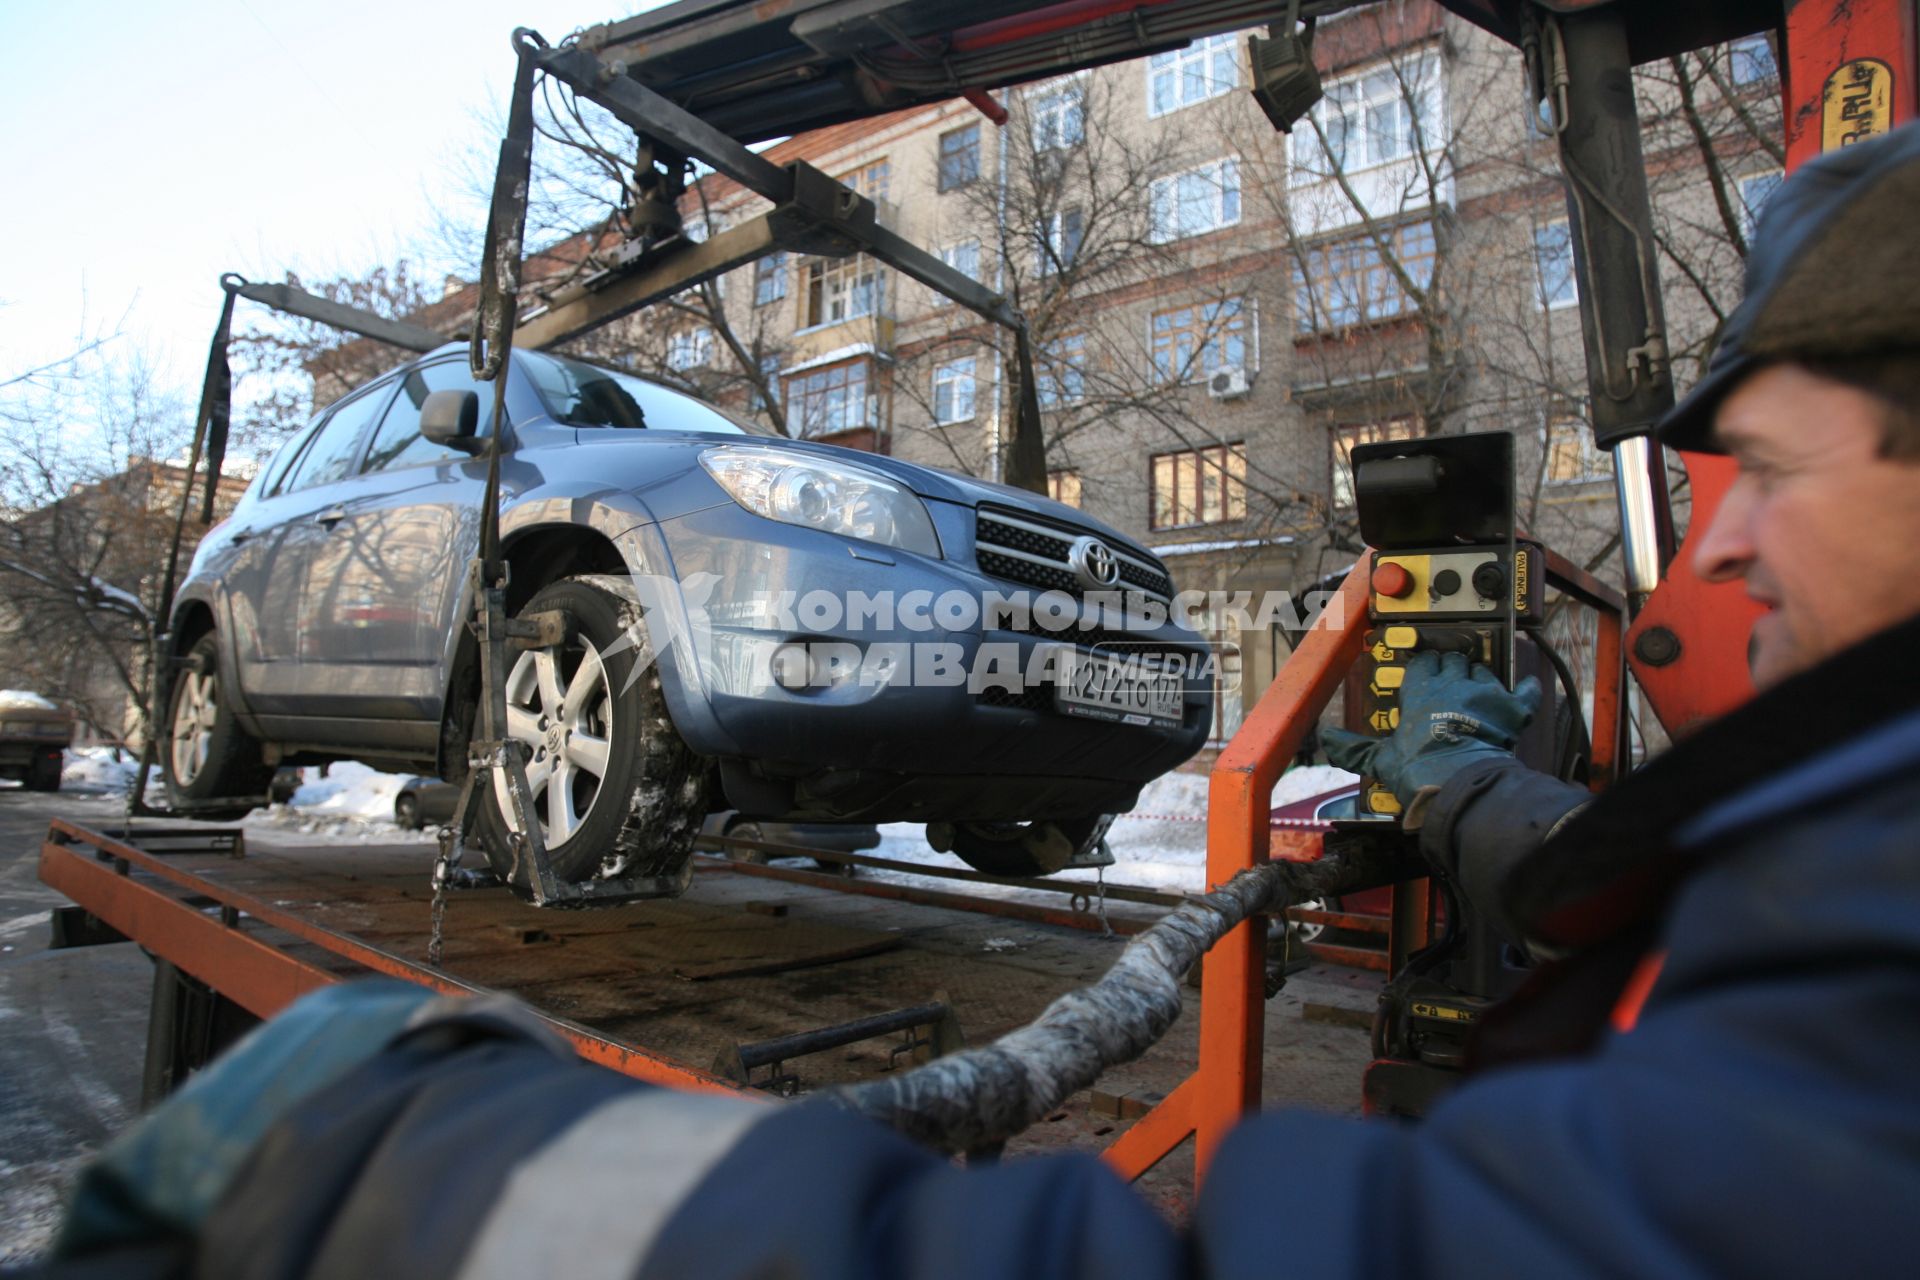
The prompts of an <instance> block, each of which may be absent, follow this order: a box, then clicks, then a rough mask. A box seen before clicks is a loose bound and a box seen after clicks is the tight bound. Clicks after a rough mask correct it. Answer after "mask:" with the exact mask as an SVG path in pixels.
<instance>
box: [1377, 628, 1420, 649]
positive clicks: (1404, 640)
mask: <svg viewBox="0 0 1920 1280" xmlns="http://www.w3.org/2000/svg"><path fill="white" fill-rule="evenodd" d="M1380 638H1381V640H1383V641H1385V642H1386V646H1387V647H1388V648H1389V649H1411V648H1413V647H1414V646H1415V645H1417V644H1419V643H1420V632H1419V631H1418V630H1416V629H1415V628H1413V627H1388V628H1387V631H1386V634H1385V635H1383V636H1381V637H1380Z"/></svg>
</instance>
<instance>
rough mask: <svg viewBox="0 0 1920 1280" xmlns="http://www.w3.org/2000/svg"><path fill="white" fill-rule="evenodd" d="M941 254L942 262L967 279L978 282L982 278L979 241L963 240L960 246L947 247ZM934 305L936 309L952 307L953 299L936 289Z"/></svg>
mask: <svg viewBox="0 0 1920 1280" xmlns="http://www.w3.org/2000/svg"><path fill="white" fill-rule="evenodd" d="M939 252H940V261H942V262H944V263H946V264H947V265H948V266H950V267H952V268H953V269H954V270H955V271H958V272H959V273H960V274H961V275H963V276H965V277H966V278H967V279H969V280H978V279H979V278H980V242H979V241H978V240H962V241H961V242H960V243H958V244H950V245H948V246H946V247H945V248H943V249H941V250H940V251H939ZM933 305H934V306H936V307H950V306H952V305H953V299H952V298H949V297H948V296H947V295H946V294H944V293H942V292H940V291H939V290H938V289H935V290H933Z"/></svg>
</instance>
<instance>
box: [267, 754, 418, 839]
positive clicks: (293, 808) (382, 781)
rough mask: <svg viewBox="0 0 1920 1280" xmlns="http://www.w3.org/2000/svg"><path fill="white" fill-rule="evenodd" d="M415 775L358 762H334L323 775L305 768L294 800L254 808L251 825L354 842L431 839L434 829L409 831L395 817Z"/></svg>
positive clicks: (301, 773)
mask: <svg viewBox="0 0 1920 1280" xmlns="http://www.w3.org/2000/svg"><path fill="white" fill-rule="evenodd" d="M410 776H412V775H409V774H404V773H382V772H380V771H379V770H378V769H371V768H368V767H367V766H366V765H364V764H356V763H353V762H344V763H341V764H336V765H333V766H331V767H329V768H328V770H327V776H326V777H324V778H323V777H321V776H320V771H319V770H318V769H302V770H301V771H300V779H301V781H300V789H299V790H298V791H295V792H294V793H293V799H292V800H290V801H288V802H287V803H286V804H276V805H274V806H273V807H272V808H270V809H263V810H255V811H254V812H253V813H252V814H250V815H249V816H248V817H247V819H246V825H247V826H248V827H252V828H256V829H258V828H275V829H278V830H281V831H289V832H297V833H298V834H300V835H301V836H317V837H320V838H321V839H323V840H327V841H343V842H346V843H350V844H396V843H415V842H420V841H426V840H431V839H433V838H434V837H433V833H431V832H421V831H405V830H402V829H401V828H400V827H399V826H397V825H395V823H394V821H393V802H394V799H395V798H396V797H397V796H399V794H400V789H401V788H402V787H403V786H405V785H406V782H407V779H408V778H409V777H410Z"/></svg>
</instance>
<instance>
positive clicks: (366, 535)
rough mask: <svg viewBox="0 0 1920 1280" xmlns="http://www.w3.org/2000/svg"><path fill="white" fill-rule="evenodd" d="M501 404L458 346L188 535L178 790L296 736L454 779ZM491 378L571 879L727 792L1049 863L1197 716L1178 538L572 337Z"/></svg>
mask: <svg viewBox="0 0 1920 1280" xmlns="http://www.w3.org/2000/svg"><path fill="white" fill-rule="evenodd" d="M491 404H492V386H491V384H488V383H476V382H474V381H473V379H472V377H471V375H470V373H469V371H468V368H467V365H466V361H465V355H464V348H458V349H456V348H446V349H443V350H441V351H437V352H434V353H432V354H431V355H428V356H425V357H422V358H421V359H419V360H416V361H413V362H411V363H409V364H407V365H404V366H402V367H401V368H399V369H397V370H395V371H393V372H392V373H389V374H388V375H386V376H384V377H382V378H379V379H377V380H375V381H374V382H372V383H370V384H369V385H367V386H366V387H364V388H362V389H360V390H358V391H356V392H355V393H354V394H352V395H350V396H348V397H346V398H344V399H342V400H340V401H339V402H337V403H335V404H334V405H332V406H330V407H329V408H328V409H327V410H326V411H324V412H323V413H321V414H320V415H318V417H317V419H316V420H315V421H314V422H313V423H312V424H311V425H310V426H309V427H308V428H307V429H306V430H305V431H303V432H302V433H301V434H300V435H299V436H298V437H297V438H296V439H294V440H293V441H291V442H290V443H289V444H288V445H287V446H286V447H285V448H283V449H282V450H281V451H280V452H279V453H278V455H276V456H275V457H274V459H273V460H272V461H271V462H270V463H269V464H268V465H267V466H265V467H263V468H262V469H261V471H260V472H259V474H258V475H257V476H256V477H255V479H254V481H253V483H252V484H251V486H250V487H249V488H248V490H247V492H246V494H245V496H244V497H243V498H242V499H241V500H240V502H239V504H238V506H237V507H236V508H235V509H234V511H233V513H232V515H231V516H230V517H229V518H228V519H227V521H226V522H225V523H223V524H222V525H220V526H219V527H218V528H216V529H215V530H213V531H212V532H210V533H209V534H208V535H207V537H206V538H205V539H204V540H203V542H202V543H201V545H200V548H199V551H198V552H197V554H196V555H195V557H194V562H193V567H192V571H191V573H190V575H189V577H188V578H187V580H186V581H185V583H184V584H183V586H182V589H181V591H180V595H179V601H178V604H177V606H176V608H175V611H174V614H173V617H172V619H171V627H170V636H171V642H172V645H173V657H174V662H173V671H174V675H173V679H172V683H171V688H170V691H169V695H168V698H167V702H166V711H165V716H164V719H163V723H162V727H163V730H164V731H165V732H166V733H167V734H168V741H167V743H166V747H165V750H164V751H163V752H162V762H163V765H164V768H165V772H166V779H167V783H168V786H169V788H170V791H171V795H172V797H173V799H174V801H175V803H176V804H177V805H179V806H180V807H182V808H183V809H192V810H196V811H199V812H202V813H215V812H219V811H221V810H223V809H224V810H227V811H233V810H236V809H243V808H244V805H245V804H246V803H247V802H248V800H249V799H250V798H251V797H254V796H257V795H260V794H261V793H263V792H264V791H265V790H266V786H267V782H268V779H269V777H270V775H271V773H272V770H273V768H274V767H275V766H277V765H281V764H302V763H317V762H320V761H324V760H335V759H354V760H361V761H365V762H368V763H371V764H375V765H385V766H388V767H392V768H397V769H402V770H406V771H409V772H431V773H434V774H437V775H439V776H440V777H442V778H445V779H447V780H449V781H457V780H459V779H460V778H461V777H462V776H463V775H464V773H465V771H466V770H467V768H468V767H469V766H468V752H469V743H470V740H471V739H472V737H473V735H474V733H475V730H476V716H475V711H476V708H477V706H478V704H479V690H480V664H479V661H478V657H477V646H476V644H475V642H474V639H473V636H472V630H471V628H470V627H469V626H468V625H467V622H468V619H469V618H470V616H471V611H472V608H473V600H472V588H471V584H470V582H469V579H468V575H467V573H466V571H465V569H466V565H467V563H468V558H469V557H470V556H472V555H473V554H474V552H475V549H476V547H477V545H478V538H479V529H480V508H481V502H482V500H483V494H484V488H485V479H486V472H487V465H486V452H487V446H488V441H487V438H486V431H487V424H488V423H489V422H490V421H491V414H490V408H491ZM504 409H505V422H506V425H505V427H504V429H503V432H502V435H503V440H502V445H503V449H502V454H501V459H500V486H501V498H500V501H501V506H500V530H501V539H502V547H503V553H504V555H505V557H506V559H507V561H508V563H509V566H510V580H509V587H508V600H507V604H508V609H509V611H510V612H511V613H514V614H518V615H545V616H547V617H546V621H547V622H549V623H551V622H552V621H553V619H552V618H551V616H550V615H556V614H557V615H559V620H558V621H559V627H558V629H557V630H555V629H549V630H547V631H544V632H543V633H542V639H543V640H544V639H546V638H549V637H554V636H559V637H562V638H560V639H557V640H556V641H555V642H554V643H550V644H546V645H545V646H544V647H533V648H523V649H517V650H515V651H514V652H512V653H511V654H510V655H509V659H510V660H509V668H510V669H509V671H508V673H507V676H506V694H507V731H508V734H509V736H510V737H511V738H512V739H513V740H515V741H516V742H518V743H520V744H522V749H523V750H524V753H525V754H524V756H523V759H524V760H525V761H526V767H527V772H528V777H529V781H530V783H531V784H532V787H533V790H534V793H535V801H536V803H535V808H536V810H537V811H538V816H539V820H540V822H541V823H542V824H543V834H544V836H545V840H546V844H547V848H548V850H549V856H550V859H551V864H552V868H553V871H554V873H555V875H556V876H559V877H560V878H562V879H568V880H576V881H577V880H582V879H587V878H592V877H606V876H634V875H640V876H666V877H669V878H672V877H683V874H684V868H685V866H686V864H687V860H688V855H689V850H690V848H691V845H692V841H693V838H694V836H695V835H696V834H697V832H698V830H699V827H700V824H701V820H702V819H703V818H704V817H705V816H706V814H707V813H708V812H709V811H710V810H718V809H732V810H737V811H738V812H739V813H741V814H744V815H747V816H749V817H753V818H759V819H769V820H788V821H807V822H835V823H841V822H875V821H912V822H924V823H927V824H929V828H928V831H929V838H930V840H931V841H932V842H933V843H934V844H935V846H936V847H939V848H944V849H949V850H951V851H952V852H954V853H956V854H958V855H959V856H960V857H961V858H962V859H964V860H965V861H967V862H968V863H970V864H972V865H973V866H975V867H977V868H981V869H983V870H987V871H990V872H996V873H1002V874H1043V873H1046V872H1050V871H1054V870H1058V869H1059V868H1060V867H1062V866H1064V865H1066V864H1067V863H1068V862H1069V861H1071V860H1073V859H1074V858H1075V857H1077V856H1080V855H1084V854H1086V853H1087V852H1088V851H1089V850H1091V849H1092V847H1093V846H1094V845H1095V844H1096V843H1097V841H1098V840H1099V838H1100V835H1101V834H1102V832H1103V831H1104V830H1105V826H1106V823H1107V821H1108V820H1109V818H1110V815H1112V814H1114V813H1117V812H1121V811H1124V810H1126V809H1127V808H1129V807H1131V805H1132V804H1133V802H1134V800H1135V797H1136V795H1137V793H1138V791H1139V789H1140V787H1141V785H1142V784H1144V783H1145V782H1147V781H1149V780H1150V779H1152V778H1154V777H1156V776H1158V775H1159V774H1161V773H1163V772H1164V771H1166V770H1168V769H1170V768H1172V767H1173V766H1175V765H1177V764H1179V763H1180V762H1181V761H1183V760H1185V759H1186V758H1187V757H1188V756H1189V755H1191V754H1192V753H1193V751H1194V750H1195V749H1196V748H1197V747H1198V746H1199V745H1200V743H1201V741H1202V739H1203V738H1204V737H1205V736H1206V733H1207V728H1208V725H1209V724H1210V722H1211V719H1212V705H1211V700H1212V692H1211V688H1212V686H1211V680H1210V679H1209V678H1208V677H1207V675H1206V672H1205V670H1204V665H1205V659H1206V650H1205V646H1204V645H1203V644H1202V643H1201V641H1200V639H1199V637H1198V636H1197V635H1196V634H1195V633H1194V632H1193V631H1192V630H1191V629H1188V628H1187V627H1185V626H1184V625H1183V624H1182V623H1181V620H1180V619H1179V618H1178V617H1177V616H1175V615H1174V613H1173V611H1172V610H1170V609H1169V608H1168V607H1167V606H1168V605H1169V603H1170V602H1171V600H1172V596H1173V592H1172V586H1171V583H1170V582H1169V580H1168V577H1167V574H1166V570H1165V568H1164V566H1163V565H1162V564H1161V563H1160V562H1159V561H1158V560H1156V559H1155V558H1154V557H1153V555H1152V554H1151V553H1150V552H1149V551H1147V550H1146V549H1144V548H1143V547H1140V546H1137V545H1135V544H1133V543H1131V542H1130V541H1129V540H1127V539H1126V538H1123V537H1121V536H1120V535H1118V534H1117V533H1115V532H1114V531H1113V530H1111V529H1108V528H1105V527H1103V526H1101V525H1100V524H1098V523H1097V522H1095V521H1092V520H1089V519H1088V518H1087V517H1086V516H1084V515H1082V514H1081V513H1080V512H1079V511H1077V510H1075V509H1073V508H1071V507H1067V506H1064V505H1062V504H1060V503H1057V502H1052V501H1050V500H1048V499H1046V498H1044V497H1040V496H1037V495H1035V494H1032V493H1029V492H1026V491H1024V490H1018V489H1011V488H1006V487H1004V486H1000V485H995V484H989V483H984V482H982V481H979V480H975V479H971V478H968V477H965V476H960V475H955V474H949V473H946V472H943V471H937V470H933V469H930V468H927V467H921V466H914V465H910V464H908V463H905V462H901V461H898V460H895V459H893V458H889V457H885V456H878V455H874V454H870V453H864V452H856V451H852V450H847V449H841V448H836V447H833V446H830V445H826V444H821V443H817V442H810V441H804V440H794V439H788V438H786V437H783V436H774V435H771V434H769V433H768V432H767V431H766V430H765V429H764V428H760V427H757V426H754V425H751V424H749V423H747V422H744V421H741V420H738V419H736V418H734V417H732V416H730V415H728V414H727V413H725V412H723V411H721V410H719V409H716V408H714V407H713V406H710V405H707V404H704V403H702V402H700V401H697V400H694V399H692V398H689V397H688V396H685V395H682V394H680V393H678V392H675V391H673V390H670V389H668V388H667V387H665V386H662V385H660V384H657V383H654V382H652V381H649V380H646V379H643V378H640V377H636V376H633V375H631V374H629V373H626V372H623V371H620V370H617V369H613V368H607V367H602V366H600V365H596V364H588V363H584V362H581V361H578V360H573V359H568V358H563V357H559V356H554V355H548V354H542V353H536V352H516V353H514V355H513V359H512V360H511V362H510V365H509V371H508V376H507V383H506V386H505V404H504ZM969 600H971V601H973V602H974V603H973V604H972V605H969V603H968V602H969ZM1116 601H1117V602H1118V607H1117V608H1116V607H1115V604H1116ZM500 799H501V797H500V796H498V795H496V796H495V797H494V800H493V802H492V803H489V804H487V805H486V806H485V808H486V810H487V813H486V815H485V822H484V825H485V827H486V828H487V829H486V830H483V831H482V832H481V833H480V835H481V837H482V838H481V841H480V843H481V845H482V847H484V848H486V849H487V850H488V857H489V858H490V859H491V860H492V861H493V863H494V867H495V870H496V871H500V872H501V873H502V874H503V875H504V874H506V873H507V870H508V869H507V867H506V862H507V859H506V857H505V852H504V851H505V847H506V845H507V841H506V840H505V838H504V836H505V826H504V824H505V822H506V821H507V819H505V818H504V817H503V816H502V812H503V807H502V805H501V804H500V803H499V800H500ZM504 811H505V812H509V813H510V812H511V811H512V810H511V807H510V806H508V807H505V809H504ZM682 882H684V880H683V879H682ZM519 887H521V888H522V889H523V890H524V888H525V885H524V884H522V885H520V886H519Z"/></svg>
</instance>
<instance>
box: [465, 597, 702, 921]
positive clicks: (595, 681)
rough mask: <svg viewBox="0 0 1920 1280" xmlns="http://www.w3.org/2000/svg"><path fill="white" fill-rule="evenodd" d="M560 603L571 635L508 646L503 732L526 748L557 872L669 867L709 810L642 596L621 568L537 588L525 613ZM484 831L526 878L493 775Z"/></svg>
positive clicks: (678, 864) (651, 872) (518, 885)
mask: <svg viewBox="0 0 1920 1280" xmlns="http://www.w3.org/2000/svg"><path fill="white" fill-rule="evenodd" d="M550 612H557V613H560V614H562V615H564V616H565V618H566V620H567V627H566V633H567V639H566V640H565V642H564V643H561V644H558V645H549V646H546V647H543V648H539V649H533V650H528V651H524V652H520V653H518V654H512V655H510V666H509V668H508V671H507V681H506V684H507V690H506V692H507V725H506V731H507V736H508V737H509V738H510V739H512V740H513V741H515V742H518V743H521V744H523V745H524V746H525V748H526V754H527V761H526V770H527V783H528V786H529V788H530V789H531V790H532V793H533V810H534V817H535V820H537V821H538V822H539V823H540V829H541V835H542V836H543V837H544V838H545V841H546V847H547V861H548V865H549V866H550V867H551V868H552V871H553V874H554V876H555V878H556V879H559V880H562V881H572V882H579V881H583V880H586V879H589V878H592V877H615V876H621V877H625V876H669V877H670V876H673V875H675V874H677V873H678V872H679V871H680V869H681V868H682V867H683V866H684V865H685V863H686V861H687V859H688V858H689V857H690V856H691V855H692V851H693V840H694V836H695V835H696V834H698V831H699V826H700V820H701V818H702V817H704V816H705V814H706V777H707V769H706V764H705V762H704V761H702V760H701V759H700V758H699V757H698V756H696V755H694V754H693V752H692V751H690V750H689V749H688V748H687V745H686V744H685V743H684V742H683V741H681V738H680V735H679V733H678V732H677V731H676V730H675V729H674V727H673V722H672V721H671V720H670V719H669V718H668V716H667V708H666V701H665V699H664V697H663V696H662V694H661V691H660V675H659V671H658V669H657V668H656V667H655V665H654V664H653V662H652V650H651V649H650V648H649V646H648V644H647V641H646V631H645V628H644V626H642V624H641V622H640V613H639V606H638V605H637V604H636V603H635V602H633V601H631V600H629V599H627V598H625V597H624V596H623V595H621V594H620V593H619V591H618V580H617V579H586V578H569V579H567V580H565V581H562V582H556V583H553V584H552V585H550V586H547V587H544V588H542V589H541V590H540V591H539V592H538V593H537V594H536V595H535V596H534V597H533V599H532V600H530V601H528V602H527V605H526V608H525V609H524V610H523V611H522V615H521V616H523V617H524V616H527V615H530V614H536V613H550ZM491 799H492V803H491V804H488V805H487V806H485V809H484V814H485V816H486V818H487V819H488V825H489V826H490V828H491V831H490V832H489V833H488V838H487V839H486V841H485V846H486V849H487V855H488V859H489V861H490V862H491V863H492V865H493V869H494V871H495V873H496V874H497V875H499V877H500V878H501V879H502V880H504V881H506V882H507V883H508V884H509V885H511V886H512V887H513V888H514V889H516V890H517V891H519V892H522V893H525V892H527V891H528V890H529V889H530V887H531V880H530V877H529V875H528V873H527V870H526V869H525V868H522V867H517V866H515V865H514V858H513V856H512V853H511V850H510V849H509V847H508V842H507V840H506V839H505V832H506V830H507V829H508V827H507V822H508V819H507V818H506V817H505V816H504V815H506V814H509V813H511V811H512V804H511V800H510V797H509V788H508V782H507V779H506V776H505V775H504V774H502V773H499V772H496V773H495V774H494V777H493V787H492V797H491Z"/></svg>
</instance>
